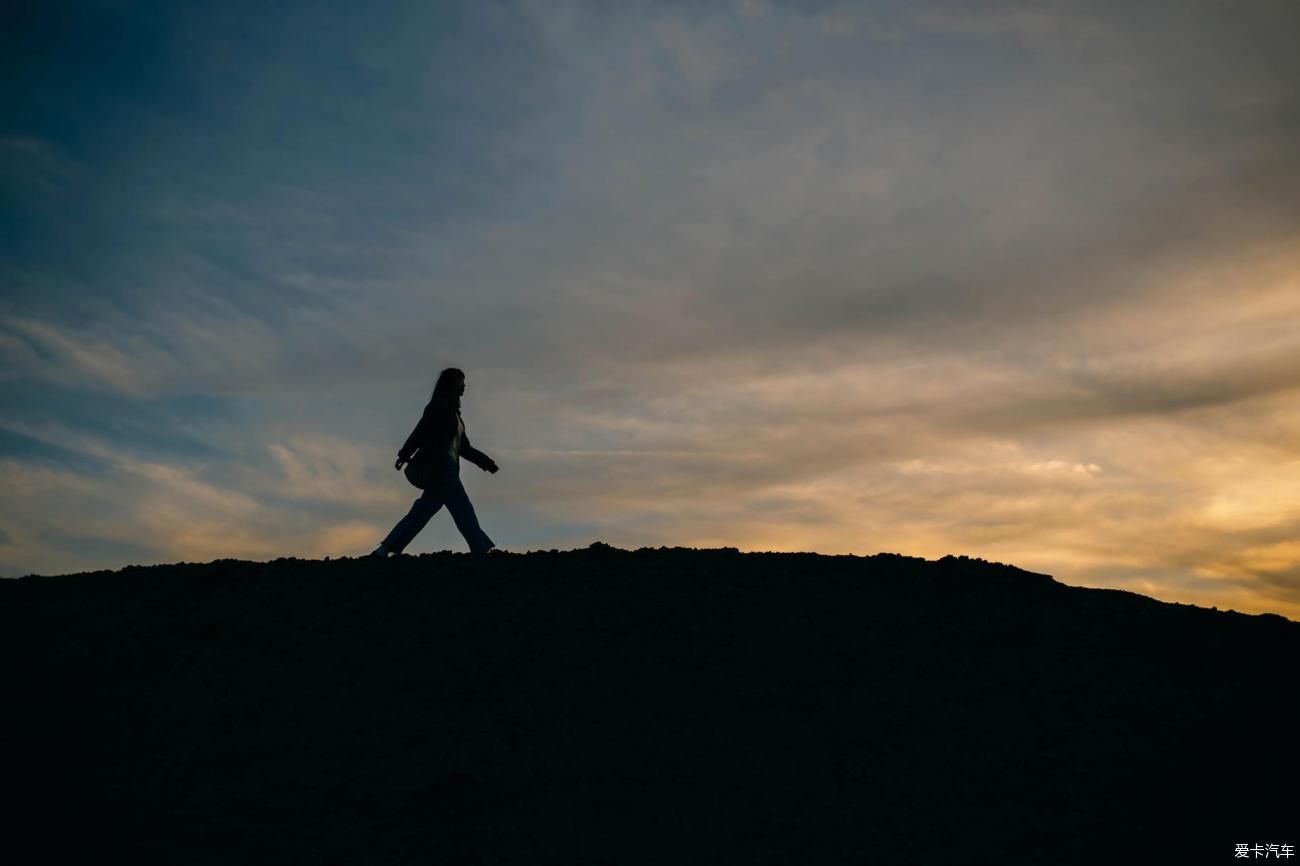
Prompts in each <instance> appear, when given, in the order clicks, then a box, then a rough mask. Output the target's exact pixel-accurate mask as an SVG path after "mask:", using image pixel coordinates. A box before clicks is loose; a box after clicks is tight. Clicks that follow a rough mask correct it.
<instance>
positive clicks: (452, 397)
mask: <svg viewBox="0 0 1300 866" xmlns="http://www.w3.org/2000/svg"><path fill="white" fill-rule="evenodd" d="M464 378H465V371H464V370H459V369H457V368H455V367H448V368H447V369H445V370H443V371H442V372H441V373H439V374H438V384H436V385H434V386H433V397H432V399H434V400H438V399H442V400H446V401H447V402H448V403H450V404H451V405H453V406H455V407H456V408H457V409H459V408H460V395H459V394H457V393H456V392H455V391H454V390H452V386H453V385H454V384H455V382H456V380H457V379H464Z"/></svg>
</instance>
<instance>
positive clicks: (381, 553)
mask: <svg viewBox="0 0 1300 866" xmlns="http://www.w3.org/2000/svg"><path fill="white" fill-rule="evenodd" d="M387 558H388V548H386V547H384V546H383V545H382V544H381V545H379V546H378V547H376V548H375V549H374V550H372V551H370V552H369V553H367V554H366V559H387Z"/></svg>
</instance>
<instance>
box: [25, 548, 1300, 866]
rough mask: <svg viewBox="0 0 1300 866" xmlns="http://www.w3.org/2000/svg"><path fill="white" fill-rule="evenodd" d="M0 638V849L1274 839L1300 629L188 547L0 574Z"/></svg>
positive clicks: (499, 563) (1180, 846) (654, 577)
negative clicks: (1, 730)
mask: <svg viewBox="0 0 1300 866" xmlns="http://www.w3.org/2000/svg"><path fill="white" fill-rule="evenodd" d="M0 628H2V633H3V635H4V638H3V639H4V653H3V658H4V669H3V674H4V683H5V688H6V693H7V694H6V700H5V706H6V709H5V710H4V711H3V717H4V719H5V722H6V727H7V728H8V734H7V736H6V739H5V742H6V745H7V746H8V747H9V749H8V755H7V761H6V765H7V767H6V770H7V772H6V782H7V784H6V788H7V789H8V791H9V792H10V795H11V800H13V799H16V800H17V801H18V803H19V805H18V807H17V808H14V807H10V808H9V809H8V810H7V811H6V818H7V819H8V820H7V822H6V823H7V825H8V826H7V828H6V836H7V839H6V842H7V846H6V847H7V848H8V849H9V850H16V849H18V848H19V847H21V844H22V841H21V837H22V836H24V835H29V836H30V837H31V839H30V841H31V842H32V843H34V844H35V845H36V846H37V847H35V848H30V849H29V850H33V851H37V852H40V856H39V857H38V858H36V859H33V860H32V861H31V862H50V863H56V862H130V863H136V864H143V863H155V862H156V863H168V864H205V866H206V864H214V866H215V864H222V866H226V864H245V863H256V864H261V863H266V864H276V866H285V864H336V863H347V864H389V863H392V864H410V863H423V864H440V863H448V864H453V863H461V864H557V866H559V864H564V866H576V864H641V863H645V864H656V866H661V864H696V863H698V864H732V863H735V864H747V866H748V864H769V863H770V864H816V866H821V864H840V863H854V864H857V863H927V864H931V863H944V864H985V863H988V864H1049V863H1050V864H1070V863H1079V864H1097V863H1108V862H1159V863H1228V862H1232V861H1233V860H1234V859H1236V858H1234V856H1233V855H1234V847H1235V846H1236V845H1238V844H1242V843H1245V844H1249V845H1254V844H1269V843H1274V844H1277V843H1282V844H1292V845H1295V844H1300V833H1297V830H1298V829H1300V825H1298V823H1297V819H1296V814H1297V810H1296V808H1295V804H1296V803H1297V802H1300V800H1298V799H1297V797H1296V791H1295V781H1294V778H1295V774H1294V767H1292V766H1291V763H1292V762H1291V761H1290V757H1289V756H1291V755H1292V754H1293V753H1294V742H1295V734H1294V727H1295V724H1296V719H1297V718H1298V716H1297V709H1298V708H1300V707H1298V706H1297V705H1298V704H1300V699H1298V698H1297V694H1296V689H1295V686H1294V682H1293V681H1294V672H1293V668H1294V664H1295V660H1296V659H1297V658H1300V623H1295V622H1292V621H1290V620H1286V619H1284V618H1282V617H1280V616H1275V615H1267V614H1266V615H1262V616H1248V615H1245V614H1239V613H1235V612H1232V611H1217V610H1210V609H1205V608H1200V607H1195V606H1190V605H1178V604H1168V603H1164V602H1159V601H1155V600H1153V599H1150V598H1146V597H1144V596H1140V595H1136V594H1133V593H1128V592H1121V591H1115V590H1092V589H1083V588H1077V587H1068V586H1064V585H1062V584H1060V583H1057V582H1056V581H1054V580H1053V579H1052V578H1050V577H1048V576H1046V575H1042V574H1034V573H1031V572H1026V571H1022V570H1020V569H1017V568H1014V567H1011V566H1007V565H1001V564H996V563H989V562H985V561H982V560H978V559H968V558H966V557H951V556H950V557H944V558H943V559H941V560H938V561H933V562H932V561H927V560H923V559H917V558H911V557H905V556H898V555H893V554H880V555H878V556H871V557H853V556H821V555H816V554H776V553H746V554H742V553H738V552H737V551H735V550H732V549H722V550H692V549H687V548H659V549H648V548H643V549H641V550H636V551H625V550H619V549H617V548H612V547H609V546H607V545H603V544H599V543H598V544H595V545H592V546H591V547H590V548H587V549H584V550H575V551H566V552H560V551H549V552H534V553H528V554H492V555H488V556H473V555H469V554H452V553H440V554H426V555H423V556H414V557H398V558H396V559H390V560H387V561H377V560H368V559H338V560H332V561H331V560H325V561H317V560H303V559H294V558H285V559H277V560H275V561H273V562H266V563H261V562H244V561H239V560H231V559H223V560H217V561H215V562H210V563H182V564H179V565H165V566H153V567H138V566H133V567H130V568H124V569H122V570H120V571H113V572H109V571H101V572H92V573H85V574H79V575H64V576H57V577H28V578H23V579H18V580H8V581H0ZM72 858H76V859H72ZM92 858H93V859H92Z"/></svg>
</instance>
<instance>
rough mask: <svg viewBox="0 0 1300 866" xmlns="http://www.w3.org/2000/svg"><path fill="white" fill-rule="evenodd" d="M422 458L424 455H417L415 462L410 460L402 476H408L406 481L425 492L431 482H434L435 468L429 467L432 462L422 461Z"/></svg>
mask: <svg viewBox="0 0 1300 866" xmlns="http://www.w3.org/2000/svg"><path fill="white" fill-rule="evenodd" d="M422 457H423V455H421V454H416V455H415V458H414V459H413V460H408V461H407V463H406V468H405V469H403V470H402V474H403V475H405V476H406V480H407V481H409V482H411V484H412V485H413V486H415V487H418V488H420V489H421V490H424V489H425V488H426V487H428V486H429V482H430V481H432V480H433V477H432V476H433V467H432V466H430V465H429V464H430V462H431V461H429V460H427V459H421V458H422Z"/></svg>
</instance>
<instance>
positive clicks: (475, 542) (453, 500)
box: [446, 475, 496, 553]
mask: <svg viewBox="0 0 1300 866" xmlns="http://www.w3.org/2000/svg"><path fill="white" fill-rule="evenodd" d="M446 494H447V510H448V511H450V512H451V519H452V520H454V521H456V528H457V529H459V530H460V534H461V535H463V536H465V540H466V541H467V542H469V549H470V551H472V552H474V553H486V552H487V551H489V550H491V549H492V548H494V547H496V544H494V543H493V541H492V539H490V538H488V536H487V533H486V532H484V531H483V529H482V528H481V527H480V526H479V525H478V515H476V514H475V513H474V505H473V504H472V503H471V502H470V501H469V494H467V493H466V492H465V485H463V484H461V483H460V476H459V475H457V476H456V477H455V478H453V479H450V480H449V482H448V484H447V491H446Z"/></svg>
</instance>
